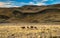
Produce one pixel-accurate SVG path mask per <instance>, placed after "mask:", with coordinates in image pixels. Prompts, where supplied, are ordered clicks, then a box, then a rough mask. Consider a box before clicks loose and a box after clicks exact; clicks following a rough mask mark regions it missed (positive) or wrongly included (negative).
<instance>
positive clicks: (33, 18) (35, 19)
mask: <svg viewBox="0 0 60 38" xmlns="http://www.w3.org/2000/svg"><path fill="white" fill-rule="evenodd" d="M6 22H7V23H9V22H11V23H12V22H26V23H27V22H29V23H46V22H51V23H52V22H53V23H54V22H60V4H57V5H49V6H33V5H27V6H23V7H18V8H0V23H6Z"/></svg>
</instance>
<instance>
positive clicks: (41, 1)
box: [0, 0, 60, 7]
mask: <svg viewBox="0 0 60 38" xmlns="http://www.w3.org/2000/svg"><path fill="white" fill-rule="evenodd" d="M52 4H60V0H0V7H21V6H24V5H38V6H41V5H52Z"/></svg>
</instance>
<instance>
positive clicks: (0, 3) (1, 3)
mask: <svg viewBox="0 0 60 38" xmlns="http://www.w3.org/2000/svg"><path fill="white" fill-rule="evenodd" d="M0 7H7V8H9V7H19V6H16V5H15V4H14V3H13V1H10V2H0Z"/></svg>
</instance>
